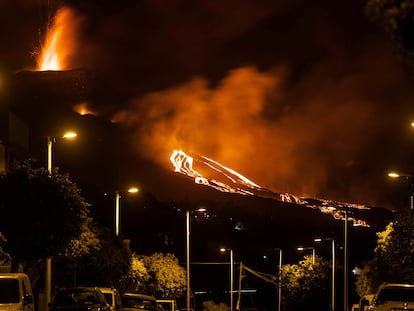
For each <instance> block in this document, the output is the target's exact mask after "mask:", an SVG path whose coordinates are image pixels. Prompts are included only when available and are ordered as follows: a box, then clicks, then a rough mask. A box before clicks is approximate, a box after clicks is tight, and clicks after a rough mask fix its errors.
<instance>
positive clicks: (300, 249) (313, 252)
mask: <svg viewBox="0 0 414 311" xmlns="http://www.w3.org/2000/svg"><path fill="white" fill-rule="evenodd" d="M308 249H311V250H312V264H313V265H314V264H315V256H316V252H315V248H314V247H298V248H297V250H298V251H305V250H308Z"/></svg>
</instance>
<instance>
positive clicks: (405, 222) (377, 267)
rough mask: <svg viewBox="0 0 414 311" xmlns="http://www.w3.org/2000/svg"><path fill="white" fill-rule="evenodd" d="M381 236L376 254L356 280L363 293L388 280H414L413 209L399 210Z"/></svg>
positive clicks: (360, 291)
mask: <svg viewBox="0 0 414 311" xmlns="http://www.w3.org/2000/svg"><path fill="white" fill-rule="evenodd" d="M377 236H378V241H377V246H376V248H375V254H374V258H373V259H372V260H370V261H369V262H367V263H366V264H365V266H364V268H363V269H362V272H361V276H360V277H359V278H358V280H357V282H356V288H357V292H358V294H359V295H360V296H361V297H362V295H365V294H371V293H374V292H375V291H376V290H377V288H378V287H379V286H380V285H381V284H382V283H384V282H396V283H414V243H413V241H414V214H413V212H412V211H407V210H405V211H402V212H399V213H398V214H397V215H396V216H395V218H394V220H393V221H392V222H391V223H389V224H388V225H387V227H386V229H385V230H384V231H382V232H379V233H377Z"/></svg>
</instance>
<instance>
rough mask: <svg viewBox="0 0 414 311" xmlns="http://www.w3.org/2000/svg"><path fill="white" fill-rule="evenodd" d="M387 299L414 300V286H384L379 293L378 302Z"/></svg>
mask: <svg viewBox="0 0 414 311" xmlns="http://www.w3.org/2000/svg"><path fill="white" fill-rule="evenodd" d="M385 301H404V302H414V287H390V288H383V289H382V290H381V291H380V293H379V295H378V303H383V302H385Z"/></svg>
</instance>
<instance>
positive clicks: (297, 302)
mask: <svg viewBox="0 0 414 311" xmlns="http://www.w3.org/2000/svg"><path fill="white" fill-rule="evenodd" d="M281 274H282V280H281V284H282V293H283V294H282V306H283V309H284V310H286V311H287V310H306V309H307V308H306V306H312V309H315V310H316V309H319V310H323V309H328V308H329V303H330V300H329V297H330V294H329V290H330V286H329V284H330V281H329V275H330V268H329V262H327V261H324V260H323V259H322V257H319V256H316V257H315V263H313V258H312V256H305V257H304V259H303V260H302V261H300V262H299V264H297V265H282V268H281ZM327 297H328V298H327Z"/></svg>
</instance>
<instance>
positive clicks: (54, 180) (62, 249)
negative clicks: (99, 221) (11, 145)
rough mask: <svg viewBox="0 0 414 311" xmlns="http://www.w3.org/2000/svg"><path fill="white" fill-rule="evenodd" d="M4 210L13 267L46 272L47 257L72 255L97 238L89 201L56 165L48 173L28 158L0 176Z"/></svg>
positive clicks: (0, 209) (1, 224) (2, 226)
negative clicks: (94, 235)
mask: <svg viewBox="0 0 414 311" xmlns="http://www.w3.org/2000/svg"><path fill="white" fill-rule="evenodd" d="M0 214H1V215H2V217H0V232H2V233H3V234H4V237H5V238H6V239H7V243H6V244H5V250H6V251H7V252H8V253H9V254H10V256H11V259H12V263H13V264H12V269H15V267H17V266H18V265H22V266H23V267H24V269H27V268H28V267H30V268H31V269H30V271H31V272H32V273H35V271H37V274H38V276H39V275H44V271H40V270H41V269H43V268H44V261H43V260H44V259H45V258H46V257H55V256H57V257H58V256H72V255H75V253H82V252H84V251H87V250H88V248H89V246H90V242H91V243H92V244H93V243H95V240H94V239H89V238H87V237H91V236H93V232H92V231H91V230H92V228H93V223H92V218H91V217H90V216H89V204H88V203H87V202H86V201H85V199H84V198H83V197H82V196H81V195H80V190H79V189H78V188H77V187H76V185H75V184H74V183H73V182H71V181H70V180H69V177H68V175H67V174H65V175H63V174H60V173H59V172H58V169H57V168H56V169H54V170H53V172H52V173H51V174H50V173H49V172H48V171H47V170H46V169H44V168H39V169H34V168H32V167H31V164H30V162H28V161H26V162H23V163H15V164H14V165H13V167H12V168H11V170H10V171H9V172H7V173H6V174H3V175H0ZM80 246H81V247H80ZM75 248H77V250H76V251H75Z"/></svg>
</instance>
